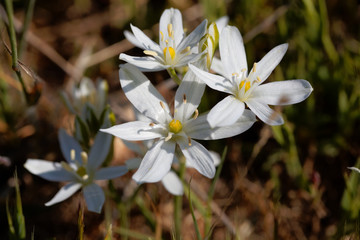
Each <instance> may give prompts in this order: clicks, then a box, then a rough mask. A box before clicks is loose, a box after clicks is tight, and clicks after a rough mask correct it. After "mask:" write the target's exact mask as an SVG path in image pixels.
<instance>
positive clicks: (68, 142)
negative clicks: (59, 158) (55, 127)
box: [58, 128, 82, 163]
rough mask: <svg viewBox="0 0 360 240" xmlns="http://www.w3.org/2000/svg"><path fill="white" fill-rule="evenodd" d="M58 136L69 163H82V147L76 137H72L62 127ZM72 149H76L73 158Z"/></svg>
mask: <svg viewBox="0 0 360 240" xmlns="http://www.w3.org/2000/svg"><path fill="white" fill-rule="evenodd" d="M58 138H59V142H60V148H61V152H62V154H63V156H64V158H65V159H66V161H68V162H69V163H75V162H77V163H81V162H80V161H81V152H82V148H81V146H80V144H79V143H78V141H76V140H75V138H73V137H71V136H70V135H69V134H67V133H66V131H65V130H64V129H62V128H60V130H59V133H58ZM71 150H75V159H74V160H73V159H71Z"/></svg>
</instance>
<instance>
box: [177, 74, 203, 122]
mask: <svg viewBox="0 0 360 240" xmlns="http://www.w3.org/2000/svg"><path fill="white" fill-rule="evenodd" d="M205 87H206V84H205V83H204V82H203V81H201V80H200V79H199V78H198V77H196V75H195V74H194V73H193V72H192V71H188V72H187V73H186V74H185V76H184V79H183V80H182V81H181V84H180V86H179V88H178V89H177V91H176V94H175V109H176V111H175V118H176V119H178V120H180V121H181V122H183V121H184V120H187V119H189V118H190V117H191V115H192V114H193V113H194V111H195V110H196V109H197V107H198V106H199V104H200V101H201V98H202V96H203V94H204V91H205ZM184 95H185V96H186V103H184Z"/></svg>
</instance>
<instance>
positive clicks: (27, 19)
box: [18, 0, 36, 56]
mask: <svg viewBox="0 0 360 240" xmlns="http://www.w3.org/2000/svg"><path fill="white" fill-rule="evenodd" d="M35 1H36V0H29V1H28V2H27V5H26V14H25V20H24V25H23V28H22V30H21V33H20V36H19V39H20V40H19V46H18V50H19V56H21V54H22V52H23V50H24V48H25V43H26V41H25V40H26V32H27V30H28V29H29V25H30V22H31V19H32V16H33V13H34V7H35Z"/></svg>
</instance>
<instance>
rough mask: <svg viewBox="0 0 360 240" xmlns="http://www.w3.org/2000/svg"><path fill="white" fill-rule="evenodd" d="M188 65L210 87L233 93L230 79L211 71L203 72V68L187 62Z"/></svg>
mask: <svg viewBox="0 0 360 240" xmlns="http://www.w3.org/2000/svg"><path fill="white" fill-rule="evenodd" d="M189 67H190V69H191V71H193V72H194V73H195V75H196V76H197V77H198V78H200V79H201V80H203V81H204V82H205V83H206V85H208V86H209V87H211V88H212V89H215V90H218V91H220V92H226V93H230V94H232V93H233V90H232V89H233V84H232V82H231V81H230V80H228V79H226V78H224V77H222V76H218V75H215V74H212V73H208V72H205V71H204V70H201V69H199V68H197V67H195V66H194V65H191V64H189Z"/></svg>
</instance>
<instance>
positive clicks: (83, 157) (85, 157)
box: [81, 152, 88, 164]
mask: <svg viewBox="0 0 360 240" xmlns="http://www.w3.org/2000/svg"><path fill="white" fill-rule="evenodd" d="M81 159H82V162H83V164H87V161H88V155H87V153H86V152H81Z"/></svg>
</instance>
